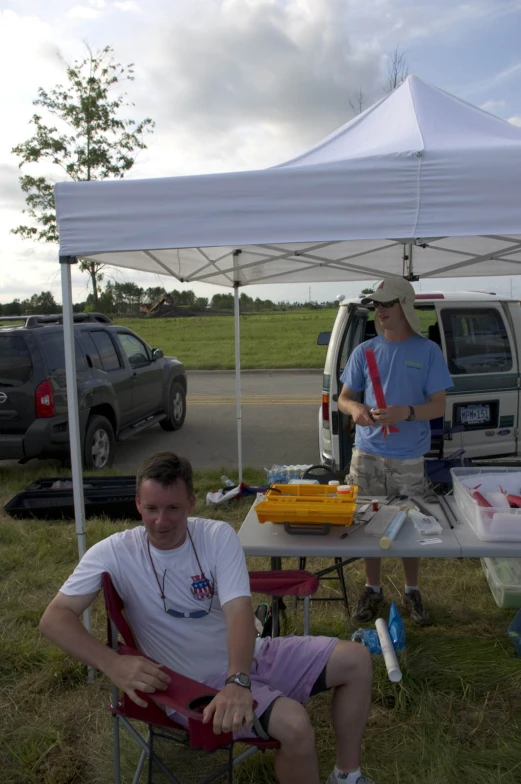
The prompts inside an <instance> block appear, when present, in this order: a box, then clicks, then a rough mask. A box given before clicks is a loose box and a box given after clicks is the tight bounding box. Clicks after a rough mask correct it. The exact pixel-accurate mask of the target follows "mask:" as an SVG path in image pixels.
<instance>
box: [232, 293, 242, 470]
mask: <svg viewBox="0 0 521 784" xmlns="http://www.w3.org/2000/svg"><path fill="white" fill-rule="evenodd" d="M233 288H234V300H233V314H234V318H235V416H236V419H237V463H238V465H239V483H240V482H242V408H241V331H240V322H239V284H238V283H234V284H233Z"/></svg>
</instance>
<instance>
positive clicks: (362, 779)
mask: <svg viewBox="0 0 521 784" xmlns="http://www.w3.org/2000/svg"><path fill="white" fill-rule="evenodd" d="M341 783H342V779H339V778H337V777H336V776H335V771H333V773H331V774H330V776H329V778H328V780H327V782H326V784H341ZM356 784H374V781H373V780H372V779H368V778H367V776H358V778H357V780H356Z"/></svg>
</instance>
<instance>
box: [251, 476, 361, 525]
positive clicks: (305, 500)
mask: <svg viewBox="0 0 521 784" xmlns="http://www.w3.org/2000/svg"><path fill="white" fill-rule="evenodd" d="M357 495H358V487H356V485H352V486H351V492H350V493H337V492H336V488H334V487H331V486H329V485H272V486H271V487H270V489H269V490H268V491H267V492H266V500H265V501H261V502H260V503H258V504H257V505H256V506H255V511H256V513H257V517H258V519H259V523H267V522H270V523H300V524H306V523H307V524H310V525H313V524H316V523H329V524H330V525H345V526H347V525H351V523H352V522H353V515H354V513H355V510H356V503H355V501H356V497H357Z"/></svg>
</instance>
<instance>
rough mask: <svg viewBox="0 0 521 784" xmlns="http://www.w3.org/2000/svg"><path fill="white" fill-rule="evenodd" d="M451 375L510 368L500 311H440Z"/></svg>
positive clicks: (508, 344) (509, 353)
mask: <svg viewBox="0 0 521 784" xmlns="http://www.w3.org/2000/svg"><path fill="white" fill-rule="evenodd" d="M441 320H442V324H443V331H444V333H445V342H446V345H447V364H448V367H449V371H450V373H451V374H452V375H454V376H457V375H463V374H465V373H467V374H468V373H504V372H505V371H507V370H511V369H512V350H511V347H510V342H509V339H508V333H507V330H506V326H505V323H504V321H503V319H502V317H501V314H500V312H499V311H498V310H496V309H495V308H479V309H478V308H474V309H472V308H469V309H468V310H467V309H465V310H460V309H458V310H451V309H450V308H447V309H445V308H444V309H443V310H442V311H441Z"/></svg>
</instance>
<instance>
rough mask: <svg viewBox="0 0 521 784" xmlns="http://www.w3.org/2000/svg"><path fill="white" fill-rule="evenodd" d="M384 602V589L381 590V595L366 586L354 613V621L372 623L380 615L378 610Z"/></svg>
mask: <svg viewBox="0 0 521 784" xmlns="http://www.w3.org/2000/svg"><path fill="white" fill-rule="evenodd" d="M383 600H384V592H383V589H382V588H380V593H378V591H375V590H373V589H372V588H369V587H368V586H367V585H366V586H365V587H364V590H363V592H362V595H361V596H360V598H359V600H358V604H357V605H356V607H355V609H354V610H353V612H352V615H351V617H352V619H353V621H358V622H359V623H367V621H372V620H373V618H375V617H376V616H377V615H378V610H379V609H380V606H381V604H382V602H383Z"/></svg>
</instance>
